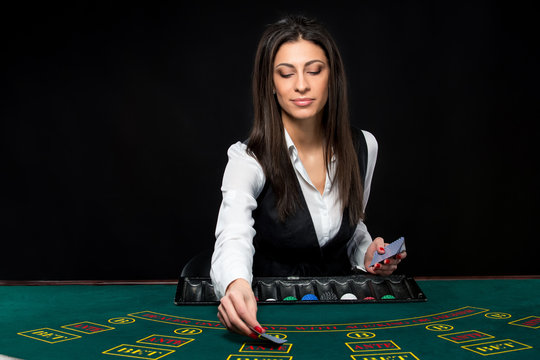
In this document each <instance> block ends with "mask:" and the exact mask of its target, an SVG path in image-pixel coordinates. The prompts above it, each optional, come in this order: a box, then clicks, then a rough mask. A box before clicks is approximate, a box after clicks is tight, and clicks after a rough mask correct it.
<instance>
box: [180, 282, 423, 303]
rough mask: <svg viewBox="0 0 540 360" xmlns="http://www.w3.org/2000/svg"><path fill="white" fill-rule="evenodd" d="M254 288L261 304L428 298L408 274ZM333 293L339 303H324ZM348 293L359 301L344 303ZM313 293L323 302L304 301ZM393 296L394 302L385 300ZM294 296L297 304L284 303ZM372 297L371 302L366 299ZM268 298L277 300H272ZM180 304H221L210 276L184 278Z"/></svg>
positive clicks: (257, 284)
mask: <svg viewBox="0 0 540 360" xmlns="http://www.w3.org/2000/svg"><path fill="white" fill-rule="evenodd" d="M252 288H253V292H254V294H255V297H256V298H257V299H258V304H261V305H265V304H268V305H272V304H287V305H292V304H355V303H356V304H357V303H395V302H422V301H427V297H426V295H425V294H424V292H423V291H422V289H420V286H418V284H417V283H416V281H415V280H414V278H413V277H411V276H407V275H391V276H386V277H383V276H376V275H349V276H332V277H256V278H254V279H253V281H252ZM325 292H332V293H334V294H335V295H336V296H337V300H321V294H323V293H325ZM346 293H351V294H354V295H355V296H356V297H357V299H356V300H340V298H341V296H342V295H343V294H346ZM306 294H313V295H315V296H317V298H319V300H301V298H302V297H303V296H304V295H306ZM385 295H391V296H392V297H394V298H393V299H383V297H384V296H385ZM288 296H294V297H295V298H296V299H298V300H297V301H294V300H293V301H291V300H283V299H285V298H286V297H288ZM366 298H368V299H366ZM267 299H275V301H268V300H267ZM174 303H175V304H176V305H217V304H219V300H218V299H217V297H216V294H215V293H214V287H213V285H212V280H211V279H210V278H208V277H180V279H179V281H178V285H177V288H176V295H175V299H174Z"/></svg>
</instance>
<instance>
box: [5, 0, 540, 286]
mask: <svg viewBox="0 0 540 360" xmlns="http://www.w3.org/2000/svg"><path fill="white" fill-rule="evenodd" d="M352 3H353V2H350V3H349V2H344V3H339V2H336V1H332V2H321V3H318V2H309V3H305V4H302V5H300V4H299V3H295V4H296V5H294V4H293V3H292V2H283V3H280V2H268V3H264V2H263V3H260V4H258V5H255V4H256V3H253V4H254V5H252V6H251V7H244V6H236V5H231V4H229V3H227V4H223V5H219V6H216V5H215V4H211V3H201V4H200V5H196V4H195V3H193V2H189V3H188V4H182V3H180V2H171V3H160V4H159V5H156V4H151V5H150V4H149V3H146V4H142V3H141V4H136V3H130V4H129V5H121V4H119V3H116V2H110V3H96V2H77V4H70V5H65V6H64V5H62V6H60V5H51V4H45V5H44V4H41V5H36V4H31V3H22V4H21V5H18V6H11V7H9V8H4V9H3V11H2V15H0V16H1V20H2V47H3V51H2V53H3V55H2V63H3V65H2V71H1V76H2V78H1V83H2V85H1V90H2V97H1V98H2V106H1V110H0V111H1V118H2V144H1V146H2V151H1V156H2V158H1V163H2V171H1V184H0V185H1V189H2V190H1V193H0V196H1V213H0V226H1V231H0V236H1V238H2V261H1V263H0V278H1V279H12V280H16V279H36V280H39V279H173V278H176V277H177V276H178V275H179V273H180V271H181V269H182V266H183V265H184V264H185V263H186V262H187V261H188V260H189V259H190V258H191V257H192V256H193V255H194V254H196V253H198V252H199V251H201V250H203V249H207V248H209V247H212V246H213V242H214V229H215V221H216V217H217V212H218V208H219V203H220V200H221V198H220V196H221V194H220V184H221V177H222V173H223V169H224V167H225V164H226V160H227V158H226V151H227V148H228V147H229V146H230V145H231V144H232V143H234V142H236V141H238V140H243V139H245V138H246V136H247V134H248V132H249V128H250V126H251V117H252V106H251V89H250V86H251V72H252V64H253V58H254V53H255V48H256V45H257V41H258V38H259V36H260V35H261V33H262V31H263V30H264V26H265V24H267V23H270V22H274V21H275V20H277V19H278V18H279V17H281V16H282V15H284V14H286V13H304V14H307V15H309V16H314V17H316V18H318V19H319V20H321V21H322V22H323V23H324V24H326V26H327V27H328V29H329V30H330V32H331V33H332V34H333V35H334V37H335V40H336V42H337V43H338V45H339V47H340V49H341V52H342V55H343V57H344V61H345V66H346V71H347V75H348V80H349V92H350V102H351V117H352V121H353V123H354V124H356V125H358V126H359V127H361V128H363V129H365V130H368V131H370V132H372V133H373V134H374V135H375V136H376V138H377V140H378V142H379V157H378V162H377V167H376V170H375V176H374V180H373V184H372V192H371V197H370V201H369V205H368V208H367V218H366V224H367V225H368V228H369V229H370V232H371V234H372V235H373V236H383V237H384V238H385V239H386V240H387V241H388V242H390V241H392V240H395V239H396V238H397V237H399V236H405V239H406V241H407V248H408V253H409V256H408V259H407V260H406V261H405V262H403V264H402V266H401V268H400V271H401V272H405V273H408V274H411V275H516V274H538V273H539V271H538V270H539V267H538V265H537V264H538V261H537V257H538V256H540V252H539V241H538V238H537V235H536V234H537V232H538V231H537V229H536V226H533V225H535V224H536V219H537V218H538V216H539V211H538V201H539V199H538V183H539V180H540V179H539V173H538V159H537V156H536V154H535V153H536V152H537V151H536V146H535V140H536V139H537V137H538V129H537V125H536V123H537V122H538V114H537V106H538V44H537V38H536V33H535V30H536V29H535V28H536V25H535V24H536V23H537V18H536V15H535V12H534V10H533V9H532V8H531V7H530V6H528V5H526V4H525V3H519V2H495V1H467V2H465V1H464V2H459V1H458V2H456V1H436V2H429V1H426V2H410V1H397V2H386V1H369V2H368V1H357V2H354V4H355V7H354V8H351V5H349V4H352ZM292 4H293V5H292Z"/></svg>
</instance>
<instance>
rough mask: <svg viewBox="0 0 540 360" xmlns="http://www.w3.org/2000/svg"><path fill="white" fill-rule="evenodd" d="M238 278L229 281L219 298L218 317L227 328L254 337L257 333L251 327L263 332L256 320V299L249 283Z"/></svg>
mask: <svg viewBox="0 0 540 360" xmlns="http://www.w3.org/2000/svg"><path fill="white" fill-rule="evenodd" d="M239 280H240V281H235V282H233V283H231V284H230V285H229V287H228V288H227V292H226V294H225V296H224V297H223V298H221V303H220V305H219V306H218V318H219V321H220V322H221V323H222V324H223V325H224V326H225V327H226V328H227V329H228V330H230V331H232V332H235V333H238V334H242V335H246V336H250V337H252V338H255V339H256V338H257V335H256V334H255V333H254V332H253V331H252V330H251V329H256V330H257V331H258V332H260V333H263V332H264V329H263V328H262V327H261V325H260V324H259V322H258V321H257V316H256V315H257V301H256V300H255V296H254V295H253V290H252V289H251V285H250V284H249V283H248V282H247V281H245V280H241V279H239Z"/></svg>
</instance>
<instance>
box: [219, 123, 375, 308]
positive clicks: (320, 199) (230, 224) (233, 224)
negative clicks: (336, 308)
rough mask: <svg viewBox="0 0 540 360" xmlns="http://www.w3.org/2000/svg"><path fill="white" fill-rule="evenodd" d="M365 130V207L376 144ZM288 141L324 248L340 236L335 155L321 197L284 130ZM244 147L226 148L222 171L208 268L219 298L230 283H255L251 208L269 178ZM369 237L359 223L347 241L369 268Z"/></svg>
mask: <svg viewBox="0 0 540 360" xmlns="http://www.w3.org/2000/svg"><path fill="white" fill-rule="evenodd" d="M362 132H363V133H364V137H365V139H366V142H367V149H368V157H367V168H366V179H365V185H364V202H363V208H364V209H365V208H366V205H367V201H368V198H369V191H370V188H371V180H372V178H373V170H374V168H375V162H376V159H377V148H378V145H377V140H376V139H375V137H374V136H373V135H372V134H371V133H369V132H367V131H364V130H362ZM285 140H286V144H287V148H288V150H289V155H290V157H291V162H292V164H293V167H294V169H295V173H296V176H297V178H298V182H299V183H300V188H301V190H302V194H303V195H304V198H305V200H306V203H307V206H308V210H309V213H310V214H311V218H312V219H313V225H314V227H315V233H316V234H317V239H318V241H319V244H320V246H323V245H324V244H326V243H327V242H328V241H329V240H331V239H332V238H333V237H334V236H335V235H336V234H337V232H338V231H339V228H340V226H341V220H342V217H343V209H342V207H341V202H340V200H339V189H338V187H337V186H335V187H332V183H331V180H332V179H333V175H334V173H335V162H336V160H335V158H332V160H331V162H330V166H329V173H327V174H326V181H325V186H324V191H323V193H322V195H321V193H320V192H319V190H317V188H316V187H315V186H314V185H313V183H312V182H311V180H310V178H309V175H308V173H307V171H306V169H305V168H304V165H303V164H302V161H301V160H300V157H299V156H298V151H297V149H296V146H295V145H294V143H293V141H292V140H291V138H290V136H289V134H288V133H287V131H286V130H285ZM246 148H247V146H246V145H245V144H243V143H241V142H237V143H235V144H233V145H231V147H229V150H228V151H227V155H228V157H229V161H228V163H227V166H226V168H225V172H224V174H223V183H222V186H221V192H222V194H223V200H222V202H221V207H220V210H219V214H218V220H217V225H216V243H215V246H214V253H213V255H212V267H211V270H210V276H211V278H212V284H213V285H214V291H215V292H216V295H217V296H218V298H221V297H223V295H225V290H226V289H227V286H228V285H229V284H230V283H231V282H232V281H234V280H236V279H238V278H242V279H245V280H247V281H248V282H250V283H251V281H252V278H253V274H252V265H253V255H254V254H255V248H254V246H253V237H254V236H255V229H254V228H253V225H254V223H255V221H254V220H253V217H252V212H253V210H255V208H257V200H256V199H257V197H258V196H259V194H260V192H261V191H262V189H263V187H264V184H265V181H266V177H265V175H264V171H263V169H262V167H261V165H260V164H259V162H258V161H257V160H255V158H253V157H252V156H250V155H248V153H247V152H246ZM371 241H372V239H371V235H370V234H369V232H368V230H367V228H366V225H365V224H364V222H363V221H360V222H359V223H358V224H357V226H356V230H355V232H354V234H353V236H352V238H351V239H350V240H349V242H348V244H347V253H348V255H349V259H350V261H351V264H352V265H353V266H355V267H357V268H359V269H362V270H365V268H364V255H365V253H366V250H367V248H368V246H369V244H370V243H371Z"/></svg>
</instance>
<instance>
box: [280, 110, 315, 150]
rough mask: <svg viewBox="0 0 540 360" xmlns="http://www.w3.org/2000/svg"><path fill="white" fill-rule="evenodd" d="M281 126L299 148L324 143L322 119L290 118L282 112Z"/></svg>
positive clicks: (313, 146) (308, 147)
mask: <svg viewBox="0 0 540 360" xmlns="http://www.w3.org/2000/svg"><path fill="white" fill-rule="evenodd" d="M282 121H283V126H284V127H285V129H286V130H287V132H288V133H289V136H290V137H291V140H292V141H293V142H294V145H295V146H296V147H297V148H299V149H310V148H315V147H321V146H322V145H323V143H324V136H323V130H322V119H321V116H318V119H290V118H289V117H288V116H286V115H285V114H283V116H282Z"/></svg>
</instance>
